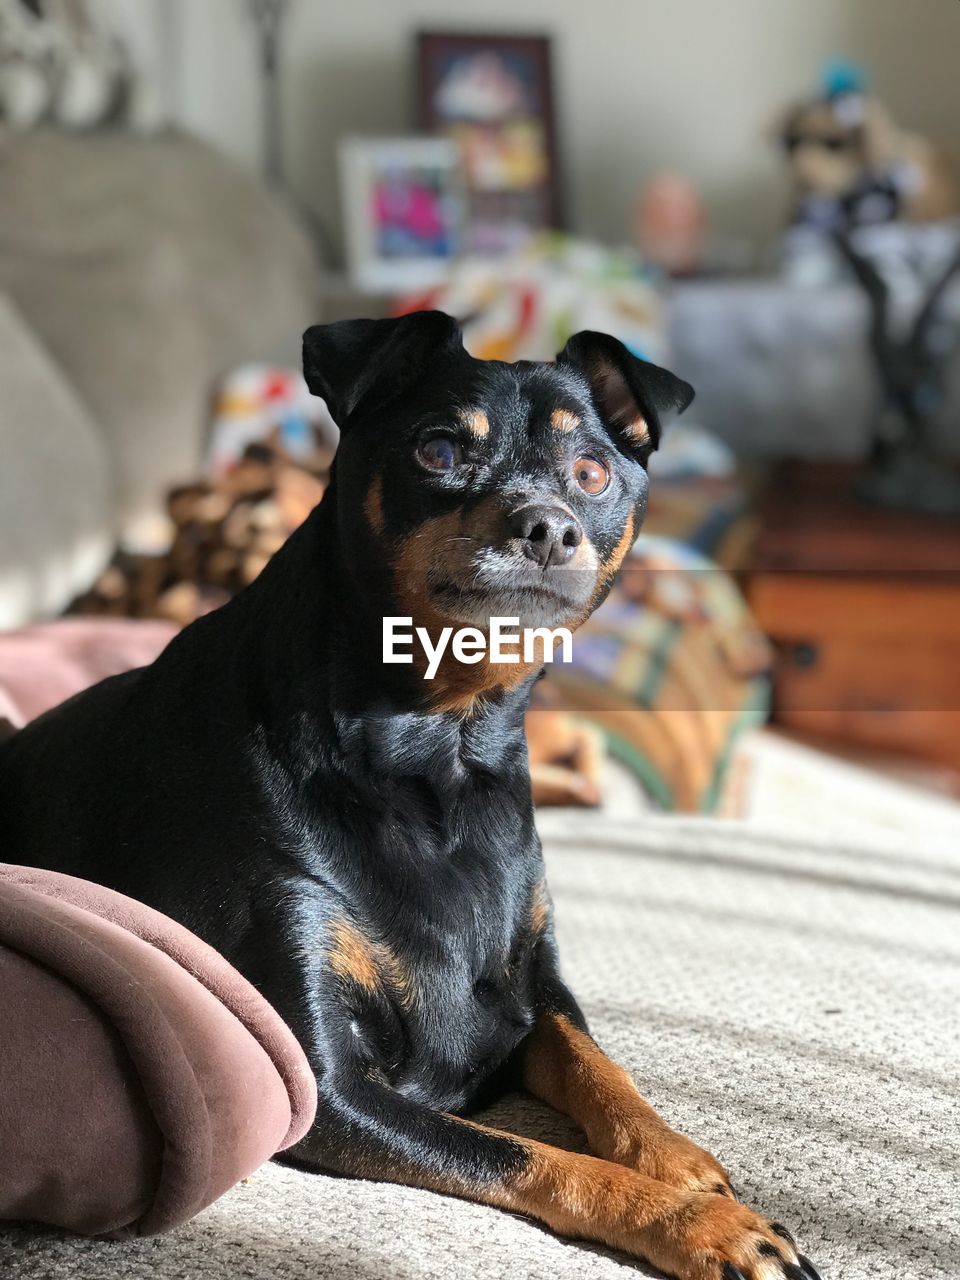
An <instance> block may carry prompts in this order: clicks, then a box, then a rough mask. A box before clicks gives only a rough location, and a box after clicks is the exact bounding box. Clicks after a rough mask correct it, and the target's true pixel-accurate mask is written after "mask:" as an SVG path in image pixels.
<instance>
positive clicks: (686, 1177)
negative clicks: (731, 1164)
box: [617, 1117, 738, 1200]
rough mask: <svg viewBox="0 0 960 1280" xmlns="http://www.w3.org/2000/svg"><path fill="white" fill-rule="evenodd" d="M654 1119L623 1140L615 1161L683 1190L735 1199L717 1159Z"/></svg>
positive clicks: (725, 1174) (728, 1180)
mask: <svg viewBox="0 0 960 1280" xmlns="http://www.w3.org/2000/svg"><path fill="white" fill-rule="evenodd" d="M657 1119H658V1123H657V1124H655V1125H646V1126H644V1128H643V1129H642V1130H641V1131H639V1132H636V1133H634V1134H633V1135H632V1137H631V1138H629V1139H627V1140H626V1142H625V1143H624V1144H623V1145H622V1146H621V1149H620V1151H619V1153H618V1156H617V1160H618V1163H619V1164H625V1165H627V1166H628V1167H629V1168H631V1169H635V1170H636V1171H637V1173H643V1174H646V1176H647V1177H648V1178H655V1179H656V1180H657V1181H658V1182H665V1183H666V1184H667V1186H670V1187H678V1188H679V1189H680V1190H682V1191H712V1192H714V1193H715V1194H717V1195H722V1196H729V1197H730V1198H731V1199H733V1200H736V1199H737V1198H738V1197H737V1195H736V1193H735V1191H734V1190H733V1187H732V1186H731V1185H730V1179H729V1178H728V1177H727V1173H726V1170H725V1169H724V1167H723V1165H722V1164H721V1163H720V1161H719V1160H717V1159H715V1157H714V1156H712V1155H711V1154H710V1153H709V1151H704V1149H703V1148H702V1147H698V1146H697V1144H696V1143H695V1142H692V1141H691V1140H690V1139H689V1138H686V1137H684V1135H683V1134H682V1133H677V1132H676V1130H674V1129H671V1128H669V1126H668V1125H666V1124H663V1123H662V1122H660V1121H659V1117H658V1118H657Z"/></svg>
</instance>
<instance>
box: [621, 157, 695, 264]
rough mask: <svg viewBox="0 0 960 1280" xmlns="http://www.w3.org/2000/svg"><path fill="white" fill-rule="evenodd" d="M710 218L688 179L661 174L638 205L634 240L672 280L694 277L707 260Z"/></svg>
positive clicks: (650, 259) (655, 178) (656, 177)
mask: <svg viewBox="0 0 960 1280" xmlns="http://www.w3.org/2000/svg"><path fill="white" fill-rule="evenodd" d="M706 227H707V215H706V210H705V208H704V204H703V200H702V199H701V196H700V193H699V192H698V191H697V189H696V187H695V186H694V185H693V183H692V182H690V180H689V179H688V178H685V177H683V175H682V174H678V173H660V174H657V175H656V176H655V177H654V178H651V180H650V181H649V182H648V183H647V184H646V186H645V187H644V188H643V190H642V191H641V193H640V197H639V199H638V201H637V208H636V212H635V214H634V221H633V239H634V243H635V244H636V246H637V248H638V249H639V250H640V252H641V253H642V254H643V255H644V257H645V258H646V259H647V260H648V261H649V262H652V263H653V264H654V265H655V266H658V267H660V268H661V270H663V271H666V272H667V273H668V274H669V275H672V276H685V275H692V274H693V273H694V272H695V271H697V270H698V269H699V267H700V265H701V263H702V260H703V248H704V237H705V234H706Z"/></svg>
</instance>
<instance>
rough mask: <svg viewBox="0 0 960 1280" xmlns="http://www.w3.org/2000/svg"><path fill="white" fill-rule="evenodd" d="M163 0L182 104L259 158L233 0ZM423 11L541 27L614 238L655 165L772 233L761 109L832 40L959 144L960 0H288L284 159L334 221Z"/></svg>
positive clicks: (910, 118) (186, 115) (409, 94)
mask: <svg viewBox="0 0 960 1280" xmlns="http://www.w3.org/2000/svg"><path fill="white" fill-rule="evenodd" d="M159 3H161V4H164V5H172V6H175V12H176V14H177V16H178V19H179V48H180V57H179V59H178V60H177V61H178V66H177V71H176V80H177V84H176V91H175V97H176V98H177V104H178V105H177V114H178V116H179V118H180V120H181V121H182V122H183V123H184V124H186V125H187V126H189V127H191V128H193V129H194V130H196V131H197V132H198V133H200V134H201V135H203V136H204V137H207V138H209V139H210V140H211V141H213V142H215V143H217V144H218V145H219V146H221V147H222V148H223V149H224V150H225V151H227V152H228V153H229V154H230V155H232V156H234V157H236V158H237V159H238V160H239V161H241V162H242V163H243V164H246V165H255V164H256V163H257V162H258V157H259V145H260V134H259V97H258V81H257V75H256V63H255V56H254V42H253V38H252V29H251V27H250V26H249V22H248V18H247V13H246V11H247V4H246V0H159ZM423 27H432V28H440V29H443V28H447V29H449V28H460V29H466V30H471V29H487V30H490V29H501V30H508V31H509V30H515V31H548V32H551V33H552V34H553V35H554V39H555V51H554V55H555V80H556V89H557V108H558V116H559V133H560V143H561V148H562V160H563V163H564V168H565V172H564V187H565V191H566V194H567V205H568V209H569V214H570V221H571V224H572V225H573V227H574V228H575V229H577V230H580V231H583V232H586V233H588V234H593V235H598V236H602V237H606V238H610V239H615V240H616V239H622V238H624V237H625V236H626V234H627V228H628V226H629V219H630V210H631V205H632V201H633V198H634V195H635V193H636V191H637V188H638V186H639V185H640V183H641V182H642V181H643V180H644V178H645V177H646V176H648V175H650V174H651V173H653V172H655V171H656V170H657V169H659V168H662V167H667V166H669V167H679V168H683V169H685V170H686V171H687V172H688V173H689V174H690V175H691V176H692V177H693V178H694V179H695V180H696V181H697V182H698V183H699V184H700V185H701V187H702V189H703V191H704V192H705V194H706V197H707V199H708V203H709V207H710V211H711V214H712V216H713V219H714V223H715V225H716V226H717V227H718V228H719V229H721V230H725V231H731V230H732V231H746V232H748V233H750V234H757V233H759V234H766V233H770V232H772V231H773V230H774V229H775V228H776V226H777V224H778V219H779V217H780V215H781V211H782V208H783V203H784V199H785V195H784V185H783V179H782V171H781V165H780V162H779V156H778V155H777V153H776V151H775V149H774V148H773V146H772V145H771V144H770V142H769V137H768V134H769V127H770V123H771V121H772V120H773V119H774V118H775V117H776V116H777V115H778V113H779V111H780V110H781V109H782V107H783V106H784V104H785V103H787V102H789V101H790V100H791V99H793V98H795V97H796V96H798V95H803V94H804V93H806V92H809V91H810V90H811V88H812V87H813V85H814V84H815V82H816V79H817V77H818V75H819V71H820V68H821V66H822V64H823V63H824V61H825V60H826V59H827V58H829V57H831V56H834V55H838V54H841V55H844V56H848V57H853V58H855V59H856V60H858V61H860V62H862V63H863V64H864V65H866V66H867V67H869V68H870V69H871V72H872V75H873V79H874V83H875V86H876V88H877V89H878V90H879V91H880V92H881V93H882V95H883V96H884V97H885V98H886V99H887V100H888V102H889V103H890V105H891V106H892V107H893V108H894V110H895V111H896V112H897V113H898V115H900V116H901V117H902V118H903V120H904V121H905V122H907V123H909V124H911V125H912V126H914V127H917V128H920V129H925V130H928V131H931V132H932V133H934V134H935V135H939V136H941V137H943V138H944V139H950V140H951V141H952V143H953V144H954V145H955V146H956V147H957V149H958V150H960V73H958V69H957V68H958V63H960V3H958V0H619V2H618V0H483V3H482V4H481V3H479V2H478V0H447V3H446V4H443V3H439V2H437V0H435V2H434V3H429V2H425V0H294V8H293V11H292V13H291V16H290V18H289V20H288V25H287V39H286V47H285V55H286V70H285V84H284V100H285V108H286V116H287V135H286V142H287V164H288V173H289V178H290V181H291V184H292V186H293V187H294V189H295V190H296V192H297V193H298V194H299V195H300V196H301V197H303V198H304V199H305V200H306V201H307V202H308V203H309V204H310V206H311V207H313V208H314V209H315V210H316V211H317V212H318V213H319V214H320V215H321V217H322V218H323V220H324V221H325V222H326V224H327V225H328V226H329V227H331V229H332V230H333V231H334V234H335V236H337V237H338V238H339V200H338V193H337V184H336V165H335V156H336V141H337V138H338V137H339V136H340V134H341V133H343V132H344V131H357V132H398V131H400V132H402V131H405V130H409V129H410V127H411V125H412V123H413V102H414V93H413V42H412V33H413V32H414V31H415V30H417V29H418V28H423ZM951 135H952V138H951Z"/></svg>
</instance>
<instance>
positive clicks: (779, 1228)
mask: <svg viewBox="0 0 960 1280" xmlns="http://www.w3.org/2000/svg"><path fill="white" fill-rule="evenodd" d="M771 1229H772V1230H773V1231H774V1232H775V1233H776V1234H777V1235H778V1236H779V1237H780V1239H781V1240H786V1242H787V1244H791V1245H793V1247H794V1248H796V1247H797V1242H796V1240H794V1238H793V1236H792V1235H791V1234H790V1232H789V1231H788V1230H787V1228H786V1227H785V1226H784V1225H783V1223H782V1222H774V1223H771Z"/></svg>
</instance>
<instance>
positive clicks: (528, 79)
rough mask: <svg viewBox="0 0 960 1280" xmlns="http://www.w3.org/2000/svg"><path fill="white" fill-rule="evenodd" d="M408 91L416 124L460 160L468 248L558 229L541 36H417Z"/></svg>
mask: <svg viewBox="0 0 960 1280" xmlns="http://www.w3.org/2000/svg"><path fill="white" fill-rule="evenodd" d="M417 84H418V107H419V123H420V127H421V128H422V129H423V130H424V131H425V132H428V133H431V134H434V135H437V136H440V137H445V138H449V139H451V140H452V141H454V142H455V143H456V144H457V146H458V147H459V149H460V152H461V155H462V157H463V173H464V186H465V190H466V203H467V224H468V238H467V245H468V248H469V249H470V250H471V251H472V252H475V253H480V254H503V253H509V252H511V251H512V250H514V249H518V248H521V247H522V246H523V244H524V243H526V242H527V241H528V240H529V239H530V237H531V236H532V235H534V234H535V233H536V232H538V231H545V230H555V229H562V227H563V216H562V206H561V196H560V179H559V170H558V162H557V131H556V119H555V114H554V101H553V79H552V69H551V42H550V38H549V36H545V35H510V34H502V35H501V34H495V33H488V34H465V33H463V32H441V31H422V32H420V33H419V34H418V36H417Z"/></svg>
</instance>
